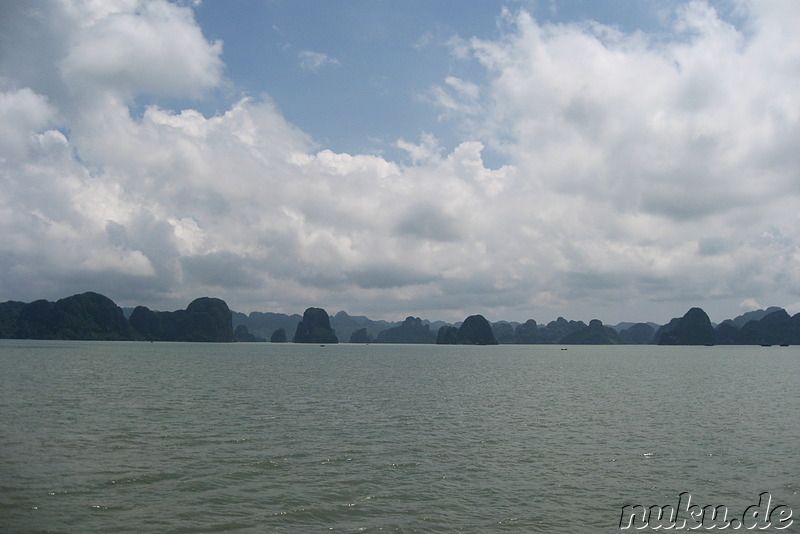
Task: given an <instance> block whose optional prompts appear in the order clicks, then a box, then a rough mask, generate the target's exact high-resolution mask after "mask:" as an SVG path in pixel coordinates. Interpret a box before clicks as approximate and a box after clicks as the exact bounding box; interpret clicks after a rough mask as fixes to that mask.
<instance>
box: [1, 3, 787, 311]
mask: <svg viewBox="0 0 800 534" xmlns="http://www.w3.org/2000/svg"><path fill="white" fill-rule="evenodd" d="M22 6H29V8H24V7H22ZM3 9H5V12H4V16H3V17H0V18H3V19H5V20H4V22H3V23H2V24H3V30H4V31H5V30H6V29H11V28H13V33H14V34H15V35H17V36H19V41H18V42H17V41H14V40H12V39H8V38H5V37H4V38H3V39H4V40H3V42H2V44H3V48H4V51H5V52H4V55H3V56H2V58H1V59H0V158H2V159H0V182H1V183H0V186H1V187H0V227H2V229H3V232H2V234H0V258H2V259H1V260H0V287H3V288H4V295H3V296H5V297H6V298H14V299H19V300H32V299H35V298H43V297H44V298H60V297H62V296H65V295H67V294H70V293H71V292H77V291H85V290H89V289H93V290H96V291H101V292H104V293H106V294H108V295H109V296H110V297H112V298H114V299H117V300H119V301H120V302H121V303H123V304H136V303H142V304H146V305H148V306H151V307H156V308H161V309H175V308H177V307H181V306H185V305H186V303H187V302H188V301H189V300H191V299H192V298H195V297H197V296H201V295H204V294H209V295H214V296H220V297H222V298H225V299H226V300H227V301H228V302H229V303H230V305H231V306H232V307H233V308H234V309H238V310H242V311H250V310H263V311H285V312H291V313H296V312H298V311H302V309H304V308H305V307H307V306H310V305H319V306H324V307H328V308H331V309H330V310H329V311H332V312H333V311H335V310H336V309H340V308H344V309H346V310H348V311H351V312H354V313H366V314H368V315H373V316H376V317H377V316H388V317H389V318H397V317H399V318H402V317H404V316H405V315H409V314H413V315H425V316H428V317H430V318H446V319H453V320H460V319H463V317H465V316H466V315H467V314H469V313H476V312H480V313H485V314H486V315H487V316H489V317H491V318H492V319H500V318H506V319H517V320H524V319H526V318H530V317H533V318H536V319H537V320H540V321H542V320H549V319H551V318H553V317H554V316H555V315H558V314H562V315H565V316H569V317H571V318H572V317H574V318H582V319H585V320H586V319H589V318H592V317H600V318H601V319H603V320H606V321H610V320H615V319H616V320H621V319H627V318H632V317H636V318H642V319H665V318H668V317H669V316H671V315H677V314H682V313H683V312H685V309H687V306H690V305H703V306H704V307H706V308H707V309H710V310H711V311H713V303H714V302H719V303H724V304H725V305H726V309H730V308H735V307H736V306H737V305H738V303H740V302H747V303H748V306H749V305H750V304H751V303H754V302H755V301H756V299H757V300H758V302H765V303H766V304H767V305H768V304H772V303H773V302H767V301H770V300H771V299H774V298H784V299H786V301H787V302H796V301H797V300H798V297H797V296H796V295H797V293H798V292H800V252H798V237H800V236H799V234H798V232H799V231H800V226H798V224H797V217H796V206H797V204H798V198H797V197H798V194H799V193H800V189H798V184H797V176H798V170H800V156H798V155H797V151H796V146H797V142H798V139H799V138H800V136H799V134H800V130H799V126H800V101H799V100H798V98H797V96H796V88H797V85H798V80H800V44H798V43H797V40H796V39H794V38H793V35H794V32H795V29H796V28H797V27H798V23H800V8H798V7H797V4H796V3H794V2H792V1H780V0H773V1H770V2H760V3H758V4H749V3H748V4H742V6H741V9H742V10H743V11H742V12H741V13H740V16H741V17H742V20H743V21H744V22H740V23H738V24H737V25H733V24H732V23H731V22H729V21H726V20H724V19H723V18H721V16H720V15H719V14H718V13H717V12H715V11H714V9H713V8H711V7H710V6H709V5H708V4H707V3H705V2H699V1H695V2H689V3H686V4H684V5H683V7H681V8H680V9H679V10H678V11H677V12H675V13H674V14H673V17H672V22H671V26H670V27H669V28H668V29H669V33H668V35H666V36H665V35H659V36H649V35H645V34H642V33H633V34H629V33H623V32H621V31H619V30H616V29H614V28H610V27H606V26H602V25H599V24H596V23H581V24H553V23H542V22H539V21H537V20H536V19H534V18H533V17H532V16H531V15H530V14H529V13H527V12H525V11H519V12H511V11H505V12H504V13H503V15H502V17H503V32H502V35H501V36H500V37H498V38H497V39H494V40H486V39H477V38H472V39H468V38H465V37H462V38H454V39H452V40H451V41H450V42H451V43H452V44H453V47H454V48H453V54H454V60H456V61H474V62H477V63H478V65H480V66H481V68H482V69H483V73H482V76H480V77H479V78H480V79H474V80H471V79H467V77H465V76H461V77H456V76H453V75H445V74H444V73H443V76H442V83H441V84H440V86H439V87H437V88H434V89H433V90H432V91H431V93H430V94H431V95H432V96H433V97H434V98H433V99H432V102H434V103H435V104H436V105H437V106H438V108H439V110H440V112H441V114H442V119H443V120H446V121H452V122H454V123H456V124H458V126H459V127H460V130H459V131H463V132H469V133H468V135H465V136H464V138H463V140H462V142H460V143H459V144H457V145H456V146H455V147H453V148H452V149H449V150H448V149H445V148H443V147H442V146H440V144H439V142H438V141H437V140H436V138H435V137H434V136H432V135H430V134H423V135H422V136H421V138H420V139H419V140H412V141H406V140H399V141H397V142H396V144H395V146H396V147H397V148H400V149H402V150H403V151H405V152H406V153H407V154H408V156H409V159H410V162H408V163H400V162H394V161H389V160H387V159H385V158H383V157H381V156H376V155H366V154H346V153H336V152H333V151H331V150H329V149H326V148H325V147H320V146H318V145H317V144H316V143H315V142H314V141H313V140H312V139H311V138H310V137H309V136H308V135H307V134H306V133H304V132H302V131H300V130H298V129H297V128H296V127H294V126H293V125H292V124H290V123H289V122H287V121H286V119H285V118H284V117H283V116H282V115H281V114H280V112H279V111H278V110H277V109H276V107H275V105H274V104H273V103H272V102H271V101H270V99H269V97H268V96H263V97H256V98H250V97H245V98H241V99H240V100H238V101H236V102H234V103H233V104H231V105H230V107H229V109H227V110H225V111H223V112H221V113H219V114H217V115H213V116H208V115H204V114H203V113H200V112H199V111H197V110H193V109H184V110H172V109H165V108H162V107H159V106H155V105H153V106H149V107H147V108H145V109H144V110H141V113H133V111H132V107H133V106H134V101H135V99H136V98H137V97H139V96H141V95H164V96H178V97H186V98H200V97H202V95H203V94H204V93H205V92H207V91H209V90H211V89H213V88H214V87H217V86H218V85H219V84H220V83H222V76H223V70H224V65H223V64H222V61H221V52H222V43H219V42H209V41H208V40H207V39H206V38H205V37H204V36H203V34H202V31H201V29H200V28H199V27H198V25H197V23H196V21H195V20H194V17H193V14H192V11H191V8H190V7H185V6H183V5H178V4H173V3H168V2H166V1H159V0H154V1H150V2H138V1H135V0H130V1H127V2H116V3H113V4H107V3H98V2H89V1H86V2H82V1H77V0H75V1H70V2H66V1H65V2H60V1H55V0H53V1H43V0H42V1H36V2H31V3H30V4H28V3H16V4H15V6H13V8H10V7H8V6H6V7H5V8H3ZM6 15H8V16H6ZM9 17H10V18H9ZM56 19H58V20H60V21H61V22H60V24H54V22H53V21H54V20H56ZM33 30H36V32H38V34H40V35H44V36H45V37H43V38H42V43H41V46H40V47H38V48H35V49H34V50H31V49H30V48H29V47H27V45H28V44H30V40H29V39H28V40H26V38H25V37H24V35H26V34H27V33H29V32H31V31H33ZM0 33H2V32H0ZM302 58H303V60H304V61H306V60H307V61H309V63H308V65H309V67H310V68H312V69H313V68H319V67H321V66H322V65H324V64H326V63H331V62H335V60H333V59H332V58H328V57H327V56H324V55H314V54H313V53H309V54H308V55H305V56H302ZM31 59H37V60H40V61H39V63H37V64H36V65H31V64H30V63H28V62H29V61H30V60H31ZM22 65H24V68H21V66H22ZM487 147H488V148H489V149H491V150H492V151H494V152H495V153H499V154H502V155H503V156H504V157H505V159H506V162H507V164H506V165H504V166H500V167H497V166H495V168H490V166H488V165H487V164H486V163H485V162H484V159H483V153H484V152H485V150H486V148H487ZM787 295H792V296H791V297H788V296H787ZM731 303H732V304H731ZM775 303H776V304H781V303H782V302H775ZM648 313H651V314H653V315H648ZM665 316H666V317H665ZM720 318H724V317H720Z"/></svg>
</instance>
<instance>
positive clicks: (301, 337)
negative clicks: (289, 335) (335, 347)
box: [294, 308, 339, 343]
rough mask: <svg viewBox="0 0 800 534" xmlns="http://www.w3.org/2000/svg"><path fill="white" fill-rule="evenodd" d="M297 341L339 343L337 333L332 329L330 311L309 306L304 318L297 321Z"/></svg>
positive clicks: (295, 336) (295, 338)
mask: <svg viewBox="0 0 800 534" xmlns="http://www.w3.org/2000/svg"><path fill="white" fill-rule="evenodd" d="M294 342H295V343H339V339H338V338H337V337H336V333H335V332H334V331H333V329H331V319H330V317H328V312H326V311H325V310H323V309H322V308H308V309H307V310H306V311H305V312H304V313H303V320H302V321H300V322H299V323H297V330H296V331H295V334H294Z"/></svg>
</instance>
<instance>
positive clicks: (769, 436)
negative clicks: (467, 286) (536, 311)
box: [0, 340, 800, 533]
mask: <svg viewBox="0 0 800 534" xmlns="http://www.w3.org/2000/svg"><path fill="white" fill-rule="evenodd" d="M559 349H560V347H558V346H555V347H554V346H542V345H527V346H497V347H459V346H435V345H430V346H428V345H374V344H373V345H347V344H342V345H328V346H325V347H320V346H318V345H310V346H309V345H294V344H269V343H259V344H244V343H241V344H181V343H128V342H108V343H105V342H44V341H16V340H3V341H0V531H3V532H6V531H7V532H81V533H84V532H86V533H91V532H111V531H115V532H220V531H229V530H230V531H243V532H322V531H325V532H331V531H332V532H615V531H618V528H617V527H618V524H619V519H620V511H621V508H622V506H623V505H625V504H642V505H645V506H650V505H656V504H657V505H665V504H669V503H675V504H677V499H678V494H680V493H681V492H684V491H688V492H690V493H691V495H692V498H693V499H694V501H695V502H697V503H699V504H700V505H701V506H702V505H705V504H713V505H726V506H727V507H728V508H729V509H730V510H731V511H736V512H739V511H743V510H744V509H745V508H746V507H747V506H749V505H751V504H756V503H757V502H758V495H759V494H760V493H762V492H770V493H771V495H772V496H773V499H775V500H776V501H779V502H781V503H784V504H787V505H788V506H790V507H792V509H793V510H795V515H796V516H797V521H796V522H795V525H794V526H795V527H797V526H798V521H800V496H798V487H799V486H800V446H798V444H800V423H799V422H798V420H799V419H800V418H798V415H799V414H798V412H799V411H800V410H798V406H800V404H799V403H798V400H800V399H798V392H800V349H798V348H795V347H770V348H765V347H669V348H667V347H654V346H622V347H598V346H572V347H569V350H567V351H561V350H559ZM789 531H791V529H790V530H789Z"/></svg>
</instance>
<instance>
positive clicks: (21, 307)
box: [0, 292, 800, 345]
mask: <svg viewBox="0 0 800 534" xmlns="http://www.w3.org/2000/svg"><path fill="white" fill-rule="evenodd" d="M287 332H294V336H293V337H292V339H291V341H292V342H294V343H320V344H330V343H339V341H340V340H342V339H346V340H349V342H350V343H420V344H440V345H453V344H454V345H497V344H520V345H523V344H561V345H613V344H640V345H646V344H656V345H796V344H800V313H798V314H795V315H793V316H790V315H789V314H788V313H787V312H786V310H784V309H782V308H778V307H771V308H767V309H764V310H756V311H752V312H748V313H745V314H743V315H740V316H738V317H736V318H734V319H728V320H725V321H723V322H722V323H720V324H718V325H713V324H712V323H711V321H710V319H709V317H708V315H707V314H706V312H705V311H703V310H702V309H701V308H691V309H690V310H689V311H688V312H686V314H685V315H683V316H682V317H676V318H674V319H672V320H671V321H669V322H668V323H667V324H665V325H657V324H654V323H644V322H641V323H620V324H618V325H616V326H614V327H612V326H606V325H604V324H603V323H602V322H601V321H600V320H598V319H593V320H591V321H590V322H589V324H588V325H587V324H586V323H584V322H583V321H571V320H567V319H564V318H563V317H559V318H557V319H556V320H554V321H551V322H549V323H547V324H541V325H540V324H537V323H536V321H534V320H533V319H529V320H527V321H525V322H524V323H516V322H508V321H498V322H496V323H490V322H489V321H487V320H486V318H484V317H483V316H482V315H479V314H476V315H471V316H469V317H467V318H466V319H465V320H464V321H463V322H461V323H456V324H449V323H444V322H441V321H438V322H430V321H427V320H423V319H420V318H419V317H407V318H406V319H405V320H404V321H402V322H399V323H392V322H387V321H373V320H372V319H369V318H368V317H364V316H350V315H348V314H347V313H345V312H344V311H340V312H338V313H337V314H336V315H333V316H331V315H328V313H327V312H326V311H325V310H324V309H322V308H315V307H309V308H308V309H306V310H305V312H304V313H303V315H302V316H301V315H286V314H281V313H271V312H252V313H250V314H249V315H245V314H243V313H239V312H235V311H231V310H230V308H229V307H228V305H227V303H226V302H225V301H224V300H222V299H219V298H212V297H201V298H198V299H195V300H193V301H192V302H191V303H189V305H188V306H187V307H186V309H182V310H175V311H153V310H150V309H148V308H146V307H144V306H137V307H135V308H133V309H124V310H123V309H122V308H120V307H119V306H117V305H116V304H115V303H114V302H113V301H112V300H111V299H109V298H108V297H106V296H104V295H101V294H99V293H94V292H86V293H81V294H78V295H73V296H71V297H66V298H63V299H61V300H58V301H56V302H50V301H47V300H36V301H34V302H29V303H25V302H18V301H7V302H3V303H0V338H1V339H42V340H46V339H54V340H106V341H190V342H191V341H193V342H218V343H229V342H266V341H267V339H269V340H270V342H272V343H286V342H288V341H289V339H288V336H287V334H286V333H287Z"/></svg>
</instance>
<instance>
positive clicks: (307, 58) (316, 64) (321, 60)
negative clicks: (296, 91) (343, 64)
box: [297, 50, 340, 72]
mask: <svg viewBox="0 0 800 534" xmlns="http://www.w3.org/2000/svg"><path fill="white" fill-rule="evenodd" d="M297 55H298V57H299V58H300V68H302V69H303V70H307V71H309V72H316V71H318V70H319V69H321V68H322V67H324V66H325V65H333V66H337V67H338V66H339V65H340V63H339V60H338V59H336V58H334V57H330V56H328V55H326V54H323V53H321V52H313V51H311V50H300V52H298V53H297Z"/></svg>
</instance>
